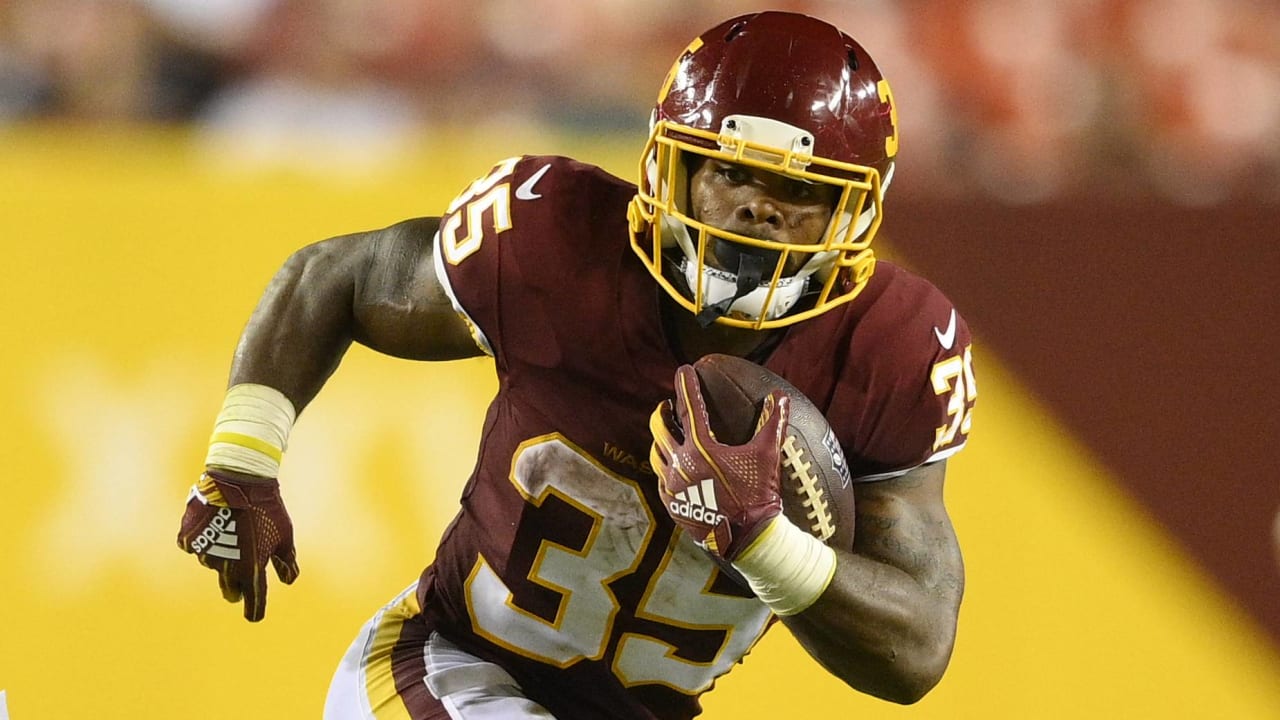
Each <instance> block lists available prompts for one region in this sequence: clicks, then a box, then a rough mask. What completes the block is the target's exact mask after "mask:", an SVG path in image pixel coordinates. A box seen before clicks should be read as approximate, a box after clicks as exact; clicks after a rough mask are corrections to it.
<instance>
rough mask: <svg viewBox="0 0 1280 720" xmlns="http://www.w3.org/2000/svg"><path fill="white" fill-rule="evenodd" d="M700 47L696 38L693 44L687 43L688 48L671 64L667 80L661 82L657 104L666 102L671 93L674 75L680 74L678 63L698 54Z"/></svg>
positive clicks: (700, 39)
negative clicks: (668, 94)
mask: <svg viewBox="0 0 1280 720" xmlns="http://www.w3.org/2000/svg"><path fill="white" fill-rule="evenodd" d="M701 47H702V38H700V37H696V38H694V39H693V42H691V43H689V47H687V48H685V49H684V52H682V53H680V54H679V55H677V56H676V61H675V62H674V63H672V64H671V69H670V70H668V71H667V79H666V80H663V81H662V89H661V90H659V91H658V104H659V105H661V104H662V103H664V102H666V101H667V93H669V92H671V84H672V83H674V82H675V81H676V73H678V72H680V63H682V62H684V61H685V59H686V58H688V57H689V56H690V55H692V54H694V53H696V52H698V48H701Z"/></svg>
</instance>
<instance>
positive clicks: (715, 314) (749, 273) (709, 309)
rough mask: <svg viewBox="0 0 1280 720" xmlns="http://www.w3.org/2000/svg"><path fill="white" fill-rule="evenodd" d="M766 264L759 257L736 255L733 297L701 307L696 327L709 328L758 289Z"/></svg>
mask: <svg viewBox="0 0 1280 720" xmlns="http://www.w3.org/2000/svg"><path fill="white" fill-rule="evenodd" d="M766 262H767V260H766V259H765V258H763V257H761V256H759V255H753V254H751V253H740V254H739V255H738V278H737V287H736V288H735V290H734V293H733V295H732V296H731V297H727V298H725V299H723V300H721V301H720V302H718V303H715V304H712V305H707V306H705V307H703V308H702V311H701V312H699V313H698V315H697V318H698V325H700V326H702V327H703V328H707V327H710V326H711V325H712V324H714V323H715V321H716V319H717V318H720V317H724V315H725V313H727V312H729V308H730V307H731V306H732V305H733V304H734V303H735V302H737V301H738V299H739V298H742V297H745V296H746V295H747V294H748V293H750V292H751V291H752V290H755V289H756V288H758V287H760V279H761V278H763V277H764V269H765V263H766Z"/></svg>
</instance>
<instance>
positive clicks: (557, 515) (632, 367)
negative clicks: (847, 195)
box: [419, 157, 974, 720]
mask: <svg viewBox="0 0 1280 720" xmlns="http://www.w3.org/2000/svg"><path fill="white" fill-rule="evenodd" d="M634 194H635V187H634V186H633V185H631V184H629V183H626V182H624V181H622V180H619V179H617V178H615V177H612V176H611V175H609V174H607V173H605V172H604V171H603V170H601V169H599V168H596V167H593V166H589V165H585V164H582V163H578V162H576V161H573V160H569V159H567V158H560V157H524V158H512V159H510V160H506V161H504V162H502V163H499V164H498V165H497V166H496V167H495V168H494V170H493V171H492V172H491V173H490V174H489V175H488V176H486V177H484V178H482V179H480V180H477V181H476V182H475V183H473V184H472V185H471V186H470V187H469V188H468V189H467V190H466V191H465V192H463V194H462V195H460V196H459V197H458V198H457V199H456V200H455V201H454V202H453V203H452V204H451V205H450V207H449V209H448V212H447V213H446V215H445V217H444V219H443V220H442V222H441V226H440V232H439V234H438V236H437V243H438V245H437V248H436V251H437V252H436V257H437V271H438V273H439V275H440V278H441V280H442V282H443V284H444V285H445V287H446V289H447V290H448V291H449V293H450V296H451V297H452V299H453V301H454V304H455V307H456V308H457V309H458V311H459V312H460V313H461V314H462V315H463V316H464V317H465V318H466V319H467V321H468V322H469V323H470V324H471V326H472V330H473V332H474V333H475V336H476V340H477V342H478V343H480V344H481V346H482V347H483V348H485V349H486V351H488V352H489V353H490V354H492V355H493V357H494V359H495V361H496V366H497V372H498V379H499V384H498V392H497V396H496V397H495V398H494V400H493V403H492V405H490V407H489V410H488V415H487V418H486V420H485V427H484V433H483V437H482V439H481V442H480V451H479V458H478V461H477V465H476V468H475V471H474V473H473V475H472V476H471V478H470V480H469V481H468V483H467V486H466V489H465V490H464V492H463V496H462V508H461V511H460V512H459V514H458V516H457V517H456V518H455V520H454V522H453V524H452V525H451V526H450V528H449V529H448V531H446V533H445V537H444V538H443V540H442V541H441V544H440V547H439V549H438V551H437V555H436V560H435V562H434V564H433V565H432V566H431V567H430V568H428V569H427V570H426V571H425V572H424V573H423V578H422V583H421V584H420V586H419V596H420V600H421V603H422V607H423V613H424V616H425V618H426V620H427V621H428V622H429V623H430V624H431V625H432V626H433V627H435V628H436V629H438V630H439V631H440V632H441V633H442V634H444V635H445V636H447V637H449V638H450V639H451V640H453V641H454V642H455V643H457V644H458V645H460V646H461V647H463V648H464V649H466V650H467V651H469V652H471V653H472V654H474V655H477V656H479V657H482V658H485V659H488V660H492V661H494V662H497V663H499V664H501V665H502V666H503V667H505V668H507V669H508V670H509V671H510V672H511V674H512V675H513V676H514V677H515V678H516V679H517V680H518V681H519V682H520V684H521V687H522V688H523V690H524V692H525V694H526V695H528V696H529V697H530V698H532V699H533V700H535V701H537V702H539V703H540V704H542V705H543V706H545V707H546V708H547V709H548V710H550V711H551V712H552V713H554V714H555V715H556V716H557V717H559V718H563V719H566V720H571V719H573V718H598V717H614V718H687V717H692V716H694V715H696V714H697V713H698V712H699V710H700V706H699V704H698V700H697V698H698V695H700V694H701V693H702V692H705V691H706V690H708V689H709V688H710V687H711V685H712V683H713V682H714V681H715V679H716V678H717V677H718V676H720V675H721V674H723V673H725V672H727V671H728V670H729V669H730V668H731V667H732V666H733V665H734V663H736V662H738V661H739V660H741V659H742V657H743V656H744V655H745V654H746V653H747V652H748V651H749V650H750V649H751V647H752V646H753V645H754V644H755V642H756V641H757V640H759V638H760V637H761V635H762V634H763V633H764V631H765V630H766V629H767V628H768V627H769V625H770V619H771V615H770V613H769V611H768V609H767V608H766V607H765V606H764V605H763V604H762V603H760V602H759V601H757V600H755V599H754V597H752V596H751V594H750V593H749V592H748V591H746V590H743V589H742V588H741V587H739V586H738V585H737V584H735V583H734V582H733V581H732V580H730V579H729V578H728V577H727V576H724V575H722V574H721V573H720V572H719V571H718V569H717V567H716V565H715V564H714V563H713V562H712V561H711V560H710V559H709V558H708V557H707V556H706V555H705V553H704V552H703V551H702V550H701V549H699V548H698V547H697V546H696V545H694V544H693V542H692V541H691V540H690V539H689V538H688V536H686V535H685V534H684V533H681V532H677V531H676V530H675V527H674V525H673V523H672V522H671V520H670V519H669V517H668V516H667V513H666V511H665V510H664V509H663V506H662V503H661V501H660V500H659V498H658V493H657V487H656V477H655V475H654V474H653V471H652V469H651V468H650V467H649V464H648V461H647V458H648V455H649V446H650V444H651V442H652V437H651V436H650V434H649V430H648V420H649V415H650V414H651V413H652V412H653V410H654V408H655V407H656V406H657V405H658V403H659V402H661V401H663V400H665V399H667V398H670V397H672V396H673V387H672V380H673V377H674V374H675V370H676V368H677V367H678V366H679V365H680V364H681V361H680V360H679V359H678V358H677V357H676V355H675V354H674V353H673V351H672V349H671V343H670V342H669V341H668V339H667V335H666V333H665V331H664V324H663V322H662V319H661V311H660V305H661V302H662V299H661V298H662V297H663V295H662V293H663V291H662V290H661V288H659V287H658V285H657V284H656V283H655V282H654V281H653V279H652V278H651V277H650V276H649V275H648V272H647V271H646V270H645V268H644V267H643V266H642V265H641V263H640V262H639V261H638V259H637V258H636V257H635V256H634V255H633V253H632V251H631V248H630V245H629V243H630V237H629V233H628V226H627V205H628V203H629V202H630V200H631V198H632V196H633V195H634ZM764 364H765V365H767V366H768V367H769V368H770V369H771V370H773V371H774V372H776V373H778V374H780V375H782V376H783V377H785V378H787V379H788V380H790V381H791V382H792V383H793V384H794V385H795V386H796V387H797V388H798V389H799V390H801V391H802V392H804V393H805V394H806V395H807V396H808V397H809V398H811V399H812V400H813V402H814V403H815V404H816V405H817V406H818V408H819V409H821V410H822V411H823V412H824V414H825V415H826V417H827V418H828V420H829V421H830V424H831V427H832V428H833V430H834V431H835V433H836V436H837V437H838V438H839V440H840V442H841V444H842V445H843V447H844V450H845V452H846V454H847V456H848V460H849V463H850V468H851V470H852V475H853V477H854V479H855V481H871V480H877V479H884V478H887V477H892V476H893V475H896V474H902V473H905V472H907V471H909V470H910V469H912V468H914V467H917V466H919V465H921V464H924V463H927V462H931V461H935V460H939V459H941V458H944V457H946V456H947V455H949V454H951V453H953V452H955V451H956V450H958V449H960V447H962V446H963V444H964V442H965V438H966V436H967V433H968V430H969V414H970V410H971V408H972V402H973V398H974V385H973V377H972V370H971V361H970V355H969V332H968V328H967V327H966V326H965V324H964V322H963V320H962V319H961V318H960V317H959V316H957V315H956V313H955V311H954V310H953V308H952V306H951V304H950V302H948V301H947V299H946V298H945V297H943V296H942V294H941V293H940V292H939V291H938V290H937V289H935V288H934V287H933V286H932V285H930V284H929V283H927V282H926V281H924V280H922V279H920V278H918V277H916V276H914V275H912V274H910V273H908V272H906V271H905V270H903V269H901V268H898V267H895V266H893V265H891V264H889V263H884V262H882V263H880V264H879V265H878V267H877V270H876V273H875V275H874V276H873V278H872V280H871V282H870V284H869V285H868V286H867V288H866V289H865V290H864V291H863V292H862V294H861V295H860V296H859V297H858V298H857V299H856V300H854V301H853V302H850V303H847V304H845V305H842V306H840V307H838V308H836V309H833V310H831V311H829V312H827V313H825V314H823V315H821V316H819V317H817V318H815V319H813V320H810V321H808V322H805V323H801V324H799V325H796V326H792V327H790V328H788V329H787V330H786V331H785V335H784V336H783V337H782V339H781V340H780V341H779V343H778V344H777V346H776V347H775V348H774V349H773V351H772V352H771V354H770V355H769V357H768V359H767V360H766V361H764Z"/></svg>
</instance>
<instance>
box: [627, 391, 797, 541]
mask: <svg viewBox="0 0 1280 720" xmlns="http://www.w3.org/2000/svg"><path fill="white" fill-rule="evenodd" d="M675 386H676V387H675V390H676V396H675V400H674V401H667V402H665V403H663V404H661V405H659V406H658V409H657V410H655V411H654V413H653V415H652V416H651V417H650V419H649V429H650V430H651V431H652V433H653V447H652V448H651V450H650V453H649V455H650V458H649V460H650V462H651V463H652V465H653V468H654V470H655V471H656V472H657V474H658V493H659V495H660V496H661V497H662V503H663V505H664V506H666V508H667V512H668V513H670V515H671V517H672V519H673V520H675V522H676V524H678V525H680V526H681V527H683V528H684V530H685V532H688V533H689V534H690V535H691V536H692V537H693V539H694V540H695V541H697V542H698V544H700V545H702V546H703V547H704V548H706V549H707V551H709V552H711V553H712V554H714V555H716V556H717V557H720V558H723V559H724V560H729V561H732V560H734V559H735V558H736V557H738V555H739V554H741V552H742V551H743V549H745V548H746V547H747V546H748V545H750V544H751V541H752V540H754V539H755V537H756V536H757V535H758V534H759V533H760V531H761V530H763V529H764V527H765V525H766V524H767V523H768V521H769V520H770V519H771V518H773V517H775V516H777V515H778V514H779V513H781V512H782V496H781V494H780V490H779V489H780V485H779V457H780V454H781V448H782V439H783V431H784V429H785V428H786V427H787V415H788V410H789V407H790V398H789V397H787V396H786V394H784V393H783V392H781V391H774V392H771V393H769V394H768V396H766V397H765V399H764V404H763V407H762V409H761V411H760V417H759V422H758V424H757V426H756V432H755V434H754V435H753V436H752V437H751V439H750V440H748V441H747V442H745V443H743V444H740V445H726V444H723V443H721V442H719V441H718V440H717V439H716V437H715V434H714V433H713V432H712V430H711V421H710V418H709V416H708V413H707V403H706V400H705V399H704V398H703V394H702V387H701V383H700V381H699V379H698V373H697V372H696V371H695V370H694V368H693V367H692V366H690V365H685V366H683V367H681V368H680V369H679V370H677V371H676V379H675ZM673 405H674V408H673Z"/></svg>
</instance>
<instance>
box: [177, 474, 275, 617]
mask: <svg viewBox="0 0 1280 720" xmlns="http://www.w3.org/2000/svg"><path fill="white" fill-rule="evenodd" d="M178 547H180V548H182V549H183V550H186V551H187V552H189V553H192V554H194V555H195V556H196V558H198V559H199V560H200V564H201V565H204V566H205V567H207V568H209V569H211V570H216V571H217V573H218V585H219V586H220V587H221V588H222V597H223V598H225V599H226V600H227V602H233V603H234V602H240V601H241V600H242V599H243V600H244V617H245V619H246V620H248V621H249V622H257V621H259V620H261V619H262V618H263V616H264V615H265V614H266V611H267V562H268V560H269V561H270V562H271V564H272V566H274V567H275V570H276V575H277V576H279V578H280V580H281V582H283V583H285V584H286V585H288V584H290V583H292V582H293V581H294V580H296V579H297V578H298V559H297V554H296V552H295V550H294V546H293V522H292V521H291V520H290V519H289V513H288V512H286V511H285V507H284V502H283V501H282V500H281V499H280V484H279V482H277V481H276V480H275V479H274V478H257V477H250V476H244V477H242V478H236V477H232V476H231V475H230V474H229V473H227V472H224V471H215V470H212V469H210V470H206V471H205V473H204V474H203V475H201V476H200V480H199V481H198V482H197V483H196V484H195V486H194V487H192V488H191V492H190V494H188V496H187V510H186V512H185V513H183V515H182V527H181V529H180V530H179V531H178Z"/></svg>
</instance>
